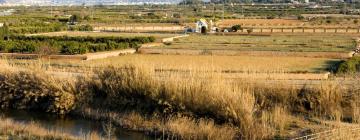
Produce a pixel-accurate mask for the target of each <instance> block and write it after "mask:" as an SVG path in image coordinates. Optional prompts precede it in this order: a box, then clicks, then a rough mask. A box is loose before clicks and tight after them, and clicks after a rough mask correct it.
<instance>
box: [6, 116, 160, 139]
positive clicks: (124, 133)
mask: <svg viewBox="0 0 360 140" xmlns="http://www.w3.org/2000/svg"><path fill="white" fill-rule="evenodd" d="M0 115H2V116H4V117H5V118H10V119H13V120H14V121H15V122H19V123H32V122H34V123H37V124H39V125H40V126H42V127H44V128H46V129H49V130H61V131H63V132H65V133H69V134H72V135H74V136H83V135H84V134H89V133H97V134H98V135H99V136H104V137H105V135H106V133H105V131H104V129H103V128H104V127H103V126H104V123H102V122H97V121H92V120H86V119H83V118H79V117H72V116H65V117H59V116H57V115H52V114H46V113H39V112H29V111H18V110H16V111H0ZM113 137H114V138H116V139H119V140H153V139H154V138H151V137H149V136H146V135H145V134H143V133H140V132H133V131H128V130H125V129H121V128H117V129H115V135H114V136H113Z"/></svg>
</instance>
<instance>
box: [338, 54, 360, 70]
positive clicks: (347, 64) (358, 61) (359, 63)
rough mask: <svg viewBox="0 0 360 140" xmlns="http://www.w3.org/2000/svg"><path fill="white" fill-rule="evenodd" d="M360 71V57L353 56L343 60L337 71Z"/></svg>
mask: <svg viewBox="0 0 360 140" xmlns="http://www.w3.org/2000/svg"><path fill="white" fill-rule="evenodd" d="M356 72H360V57H353V58H351V59H349V60H347V61H344V62H342V63H341V64H340V65H339V67H338V69H337V73H356Z"/></svg>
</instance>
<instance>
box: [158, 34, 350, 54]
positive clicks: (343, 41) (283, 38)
mask: <svg viewBox="0 0 360 140" xmlns="http://www.w3.org/2000/svg"><path fill="white" fill-rule="evenodd" d="M355 46H356V41H355V40H353V38H352V37H349V36H336V35H271V36H260V35H259V36H216V35H207V36H204V35H192V36H190V37H186V38H179V39H177V40H176V41H175V42H173V43H172V44H171V45H167V46H165V47H163V48H166V49H191V50H238V51H284V52H349V51H352V50H353V49H354V48H355Z"/></svg>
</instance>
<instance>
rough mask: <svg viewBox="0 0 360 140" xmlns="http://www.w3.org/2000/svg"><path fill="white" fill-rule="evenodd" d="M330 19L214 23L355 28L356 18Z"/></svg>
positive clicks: (254, 25)
mask: <svg viewBox="0 0 360 140" xmlns="http://www.w3.org/2000/svg"><path fill="white" fill-rule="evenodd" d="M303 16H304V17H305V18H306V19H307V18H309V17H316V16H317V17H322V18H324V17H326V16H329V15H316V16H314V15H312V14H304V15H303ZM331 17H333V18H331V20H326V19H317V20H313V21H302V20H296V19H225V20H224V21H219V22H217V23H216V24H217V25H218V26H220V27H231V26H233V25H236V24H239V25H242V26H243V27H274V28H275V27H277V28H291V27H292V28H294V27H319V28H347V27H354V28H357V27H358V24H356V23H354V20H356V19H358V16H355V17H350V16H349V17H346V16H343V15H331Z"/></svg>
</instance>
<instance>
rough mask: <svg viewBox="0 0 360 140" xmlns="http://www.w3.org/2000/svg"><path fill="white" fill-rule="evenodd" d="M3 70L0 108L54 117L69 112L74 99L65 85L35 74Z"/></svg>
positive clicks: (0, 77) (0, 76)
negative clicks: (29, 111) (33, 111)
mask: <svg viewBox="0 0 360 140" xmlns="http://www.w3.org/2000/svg"><path fill="white" fill-rule="evenodd" d="M4 66H5V67H7V66H6V65H4ZM7 70H9V71H1V74H0V97H1V98H0V105H1V106H0V107H1V108H13V109H34V110H41V111H46V112H53V113H58V114H65V113H68V112H69V111H71V110H72V109H73V107H74V103H75V97H74V94H73V93H72V91H71V89H69V88H68V87H67V86H68V85H66V84H69V82H61V81H59V80H56V79H54V78H52V77H50V76H47V75H42V73H41V72H39V71H21V70H14V69H13V70H11V69H7ZM70 87H71V86H70Z"/></svg>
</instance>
